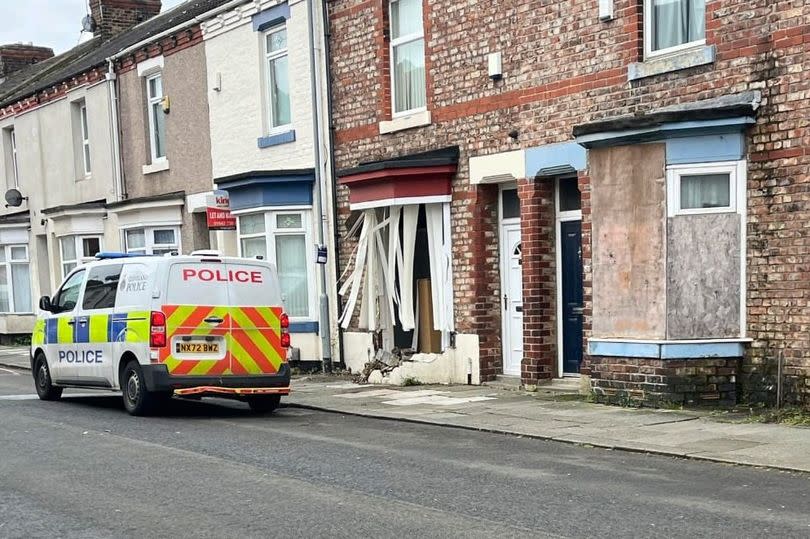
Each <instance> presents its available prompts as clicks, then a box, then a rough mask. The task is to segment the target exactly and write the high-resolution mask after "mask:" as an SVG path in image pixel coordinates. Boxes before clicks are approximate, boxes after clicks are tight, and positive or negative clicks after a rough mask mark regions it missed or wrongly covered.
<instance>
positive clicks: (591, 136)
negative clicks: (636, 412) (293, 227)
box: [328, 0, 810, 404]
mask: <svg viewBox="0 0 810 539" xmlns="http://www.w3.org/2000/svg"><path fill="white" fill-rule="evenodd" d="M328 6H329V22H330V26H329V28H330V50H331V61H330V66H331V75H332V83H333V95H334V102H333V123H334V127H335V139H336V145H335V156H336V163H337V165H336V167H337V170H338V176H339V183H340V184H341V185H340V186H339V188H338V204H339V207H338V215H339V217H338V225H339V227H340V228H339V230H340V232H341V234H342V237H344V238H345V239H346V241H345V242H344V243H342V245H341V247H342V253H343V257H342V260H344V264H345V265H346V267H347V274H349V275H350V277H349V278H348V280H346V284H345V285H344V286H343V290H342V291H343V292H344V301H345V309H344V318H343V324H344V326H345V327H346V328H347V331H346V334H345V335H346V343H347V356H346V362H347V365H350V366H353V367H357V366H359V365H362V364H363V363H364V362H365V361H366V360H367V356H368V350H370V349H373V348H374V347H382V349H384V350H396V349H398V348H409V349H415V350H416V351H417V352H420V353H417V354H416V355H414V356H413V357H412V358H411V359H412V361H409V362H406V363H405V364H403V366H402V367H401V372H400V375H407V376H411V375H414V376H422V377H423V378H424V379H426V380H430V381H462V380H464V378H465V374H467V373H469V374H470V375H471V379H472V381H474V382H477V381H479V380H481V381H486V380H493V379H495V378H497V377H501V376H504V377H509V376H513V377H516V378H518V377H519V380H520V381H522V383H523V384H525V385H536V384H540V383H544V382H546V381H549V380H552V379H556V378H563V377H573V378H579V381H580V382H581V383H582V384H583V386H584V388H585V389H586V390H588V391H593V392H594V394H595V395H596V396H597V398H598V399H599V400H603V401H610V402H626V401H635V402H642V403H645V404H660V403H665V402H671V403H717V402H721V403H730V402H734V401H737V400H752V401H769V400H772V399H773V398H775V393H776V386H777V376H776V375H777V371H778V370H779V369H778V362H779V360H780V359H779V358H780V357H781V358H783V361H784V375H783V380H782V381H783V382H784V387H785V393H786V396H787V397H788V398H789V399H792V400H794V401H804V402H806V401H807V399H808V397H810V385H808V384H810V378H808V374H810V359H808V358H810V341H809V340H808V337H807V335H808V331H807V330H808V322H809V321H808V317H807V313H806V310H807V298H806V296H807V293H808V289H809V288H810V286H809V285H808V278H807V272H806V268H807V264H808V248H809V247H810V245H808V239H807V234H806V233H805V230H806V228H805V225H804V223H805V222H806V220H807V217H808V207H807V204H808V194H807V186H808V183H807V181H808V178H809V177H810V175H808V172H809V170H808V169H809V168H810V152H809V151H808V150H807V148H808V141H809V140H810V139H808V135H810V133H808V121H807V113H808V100H807V92H808V90H810V83H808V82H807V78H806V77H805V76H804V75H803V73H804V72H805V71H806V70H807V69H808V67H809V64H810V56H808V47H810V38H808V36H809V35H810V32H808V24H809V23H810V7H808V6H807V5H806V4H805V3H802V2H799V3H797V2H791V1H787V0H776V1H773V2H743V1H738V0H643V1H642V0H607V1H598V2H597V1H596V0H565V1H560V2H541V1H531V0H530V1H507V2H500V3H497V4H484V3H480V2H449V1H444V0H439V1H436V2H423V1H421V0H335V1H333V2H329V3H328ZM473 36H474V37H473ZM358 223H359V224H358ZM358 268H360V269H358ZM417 304H418V305H417ZM420 318H421V320H420ZM420 322H421V323H420ZM419 333H421V334H422V337H421V338H420V336H419V335H418V334H419ZM426 334H427V335H426ZM350 342H351V343H353V344H352V346H348V343H350ZM414 345H415V346H414ZM349 350H350V351H349ZM421 352H425V353H421Z"/></svg>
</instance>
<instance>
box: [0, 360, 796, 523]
mask: <svg viewBox="0 0 810 539" xmlns="http://www.w3.org/2000/svg"><path fill="white" fill-rule="evenodd" d="M299 385H302V386H303V385H304V382H300V381H299ZM333 385H334V384H333ZM361 389H362V390H365V388H361ZM371 389H372V390H374V389H375V388H371ZM376 389H379V388H376ZM423 390H424V388H413V389H410V388H409V389H407V391H423ZM329 391H330V392H332V393H335V390H334V388H330V389H329ZM299 393H300V394H301V395H303V394H304V391H303V387H302V390H301V391H300V392H299ZM350 393H351V391H348V392H346V393H344V392H343V390H340V394H347V395H348V394H350ZM422 395H423V396H422V397H413V398H415V399H424V398H426V397H425V396H424V394H422ZM456 398H466V397H460V396H459V397H456ZM344 400H352V399H344ZM498 400H500V399H498ZM498 400H494V401H493V400H491V401H479V403H476V404H486V403H487V402H489V403H493V402H498ZM434 402H440V401H438V399H434ZM454 402H455V401H454ZM387 406H393V405H387ZM401 408H404V409H407V408H408V406H402V407H401ZM0 433H2V435H0V455H2V458H0V537H4V538H5V537H10V538H14V537H20V538H26V539H28V538H37V537H43V538H45V537H48V538H50V537H64V538H77V539H78V538H81V539H86V538H110V537H133V538H135V537H193V538H195V539H197V538H206V537H212V538H216V537H244V538H251V537H262V538H264V537H282V536H283V537H307V538H309V537H329V538H342V537H346V538H357V537H381V538H387V537H392V538H400V537H413V538H421V537H431V538H432V537H463V538H469V537H499V538H501V537H503V538H507V537H582V538H586V537H690V538H692V537H694V538H700V537H729V538H731V537H785V538H788V537H791V538H792V537H807V536H808V534H810V489H808V488H807V486H808V476H807V475H805V474H799V473H790V472H779V471H775V470H768V469H757V468H750V467H740V466H728V465H723V464H717V463H710V462H699V461H691V460H685V459H675V458H669V457H662V456H658V455H648V454H640V453H630V452H625V451H606V450H602V449H596V448H591V447H581V446H576V445H571V444H561V443H556V442H549V441H544V440H536V439H531V438H528V437H518V436H502V435H494V434H490V433H486V432H476V431H469V430H462V429H454V428H445V427H440V426H434V425H422V424H416V423H409V422H402V421H389V420H381V419H373V418H366V417H357V416H353V415H347V414H336V413H331V412H330V413H327V412H320V411H316V410H306V409H301V408H294V407H286V408H282V409H279V410H278V411H277V412H276V413H274V414H272V415H269V416H257V415H255V414H252V413H251V412H250V410H249V409H248V407H247V406H246V405H245V404H243V403H240V402H233V401H225V400H219V399H208V400H206V399H203V400H202V401H199V402H195V401H188V400H180V399H174V400H172V401H171V402H169V403H167V405H166V406H165V407H164V408H162V409H161V410H160V411H159V413H158V414H157V415H155V416H151V417H131V416H129V415H127V413H126V412H125V411H124V409H123V406H122V402H121V397H120V395H115V394H111V393H105V392H94V393H92V395H89V394H88V393H87V392H85V394H84V395H83V394H82V393H81V392H77V391H74V390H67V391H65V394H64V395H63V397H62V399H61V400H60V401H56V402H44V401H40V400H39V399H37V397H36V395H35V394H34V391H33V385H32V383H31V378H30V376H29V375H28V373H27V372H25V371H23V370H18V369H5V370H3V369H0Z"/></svg>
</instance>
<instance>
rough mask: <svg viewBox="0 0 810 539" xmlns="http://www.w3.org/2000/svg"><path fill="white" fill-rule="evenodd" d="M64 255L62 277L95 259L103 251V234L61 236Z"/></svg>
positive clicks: (60, 246)
mask: <svg viewBox="0 0 810 539" xmlns="http://www.w3.org/2000/svg"><path fill="white" fill-rule="evenodd" d="M59 250H60V253H61V257H62V278H64V277H67V275H68V274H69V273H70V272H71V271H73V269H74V268H76V267H77V266H81V265H83V264H86V263H87V262H90V261H92V260H94V258H95V256H96V255H97V254H98V253H100V252H101V236H63V237H61V238H59Z"/></svg>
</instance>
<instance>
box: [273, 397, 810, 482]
mask: <svg viewBox="0 0 810 539" xmlns="http://www.w3.org/2000/svg"><path fill="white" fill-rule="evenodd" d="M282 407H286V408H300V409H303V410H314V411H318V412H329V413H333V414H343V415H350V416H355V417H365V418H369V419H383V420H390V421H399V422H402V423H416V424H421V425H432V426H441V427H449V428H454V429H461V430H468V431H475V432H487V433H492V434H501V435H506V436H516V437H519V438H531V439H534V440H544V441H549V442H560V443H564V444H569V445H576V446H579V447H594V448H598V449H606V450H609V451H625V452H628V453H639V454H645V455H657V456H662V457H671V458H679V459H687V460H695V461H703V462H714V463H718V464H729V465H733V466H745V467H746V468H759V469H769V470H779V471H782V472H791V473H800V474H803V475H808V474H810V469H804V468H795V467H792V466H780V465H769V464H752V463H749V462H742V461H735V460H732V459H724V458H721V457H710V456H702V455H699V454H693V453H681V452H675V451H665V450H660V449H644V448H640V447H632V446H628V445H621V444H606V443H602V442H593V441H585V440H582V439H577V440H574V439H570V438H565V437H562V436H547V435H543V434H531V433H522V432H518V431H514V430H508V429H498V428H493V427H480V426H475V425H457V424H453V423H445V422H442V421H432V420H430V419H417V418H412V417H400V416H389V415H384V414H374V413H367V412H354V411H352V412H348V411H344V410H338V409H335V408H327V407H325V406H317V405H312V404H301V403H282Z"/></svg>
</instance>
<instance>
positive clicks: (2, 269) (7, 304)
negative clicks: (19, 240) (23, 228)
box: [0, 245, 32, 313]
mask: <svg viewBox="0 0 810 539" xmlns="http://www.w3.org/2000/svg"><path fill="white" fill-rule="evenodd" d="M0 312H4V313H30V312H32V305H31V269H30V266H29V260H28V246H27V245H4V246H0Z"/></svg>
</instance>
